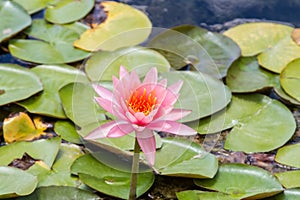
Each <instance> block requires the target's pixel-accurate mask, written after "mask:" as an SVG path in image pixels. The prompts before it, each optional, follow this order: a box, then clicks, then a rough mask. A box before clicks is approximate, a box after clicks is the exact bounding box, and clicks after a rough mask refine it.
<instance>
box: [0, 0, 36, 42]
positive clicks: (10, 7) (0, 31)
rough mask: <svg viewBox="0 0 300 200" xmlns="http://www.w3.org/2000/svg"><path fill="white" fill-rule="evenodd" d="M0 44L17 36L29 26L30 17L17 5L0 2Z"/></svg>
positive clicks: (4, 0) (5, 1)
mask: <svg viewBox="0 0 300 200" xmlns="http://www.w3.org/2000/svg"><path fill="white" fill-rule="evenodd" d="M0 19H1V23H0V42H2V41H3V40H6V39H8V38H10V37H11V36H13V35H15V34H17V33H18V32H20V31H21V30H23V29H24V28H26V27H27V26H29V25H30V24H31V17H30V15H28V13H27V12H26V11H25V10H24V9H23V8H22V7H21V6H20V5H19V4H17V3H15V2H12V1H8V0H2V1H0Z"/></svg>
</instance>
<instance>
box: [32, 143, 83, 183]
mask: <svg viewBox="0 0 300 200" xmlns="http://www.w3.org/2000/svg"><path fill="white" fill-rule="evenodd" d="M82 155H83V152H82V149H81V148H80V147H79V146H77V145H74V144H61V145H60V149H59V152H58V154H57V157H56V159H55V162H54V163H53V165H52V167H51V168H47V167H45V166H43V165H42V164H41V163H38V162H37V163H35V165H34V166H31V167H30V168H29V169H28V172H30V173H31V174H33V175H35V176H37V177H38V187H42V186H53V185H55V186H72V187H78V186H79V185H80V181H79V180H78V177H74V176H71V165H72V164H73V162H74V161H75V160H76V159H77V158H79V157H80V156H82Z"/></svg>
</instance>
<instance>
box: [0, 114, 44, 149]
mask: <svg viewBox="0 0 300 200" xmlns="http://www.w3.org/2000/svg"><path fill="white" fill-rule="evenodd" d="M42 123H43V122H41V120H40V119H38V118H35V120H34V122H33V121H32V120H31V119H30V117H29V116H28V115H27V114H26V113H23V112H20V113H17V114H16V115H14V116H12V117H9V118H6V119H5V120H4V123H3V137H4V140H5V142H7V143H12V142H17V141H31V140H33V139H36V138H39V137H41V136H43V135H46V133H45V132H44V131H45V130H46V129H47V126H45V125H43V124H42Z"/></svg>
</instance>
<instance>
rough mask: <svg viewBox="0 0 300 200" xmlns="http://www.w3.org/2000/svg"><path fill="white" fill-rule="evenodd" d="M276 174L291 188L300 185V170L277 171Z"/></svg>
mask: <svg viewBox="0 0 300 200" xmlns="http://www.w3.org/2000/svg"><path fill="white" fill-rule="evenodd" d="M275 176H276V177H277V178H278V180H279V182H280V183H281V184H282V185H283V186H284V187H285V188H288V189H290V188H299V187H300V182H299V180H300V170H295V171H286V172H281V173H276V174H275Z"/></svg>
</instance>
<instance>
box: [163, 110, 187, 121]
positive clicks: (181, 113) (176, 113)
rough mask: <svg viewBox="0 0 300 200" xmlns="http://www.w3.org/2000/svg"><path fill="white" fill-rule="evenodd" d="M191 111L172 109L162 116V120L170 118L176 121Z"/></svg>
mask: <svg viewBox="0 0 300 200" xmlns="http://www.w3.org/2000/svg"><path fill="white" fill-rule="evenodd" d="M191 112H192V111H191V110H185V109H173V110H172V111H171V112H169V113H167V114H166V115H164V116H163V117H162V119H163V120H171V121H177V120H179V119H181V118H183V117H185V116H187V115H189V114H190V113H191Z"/></svg>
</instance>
